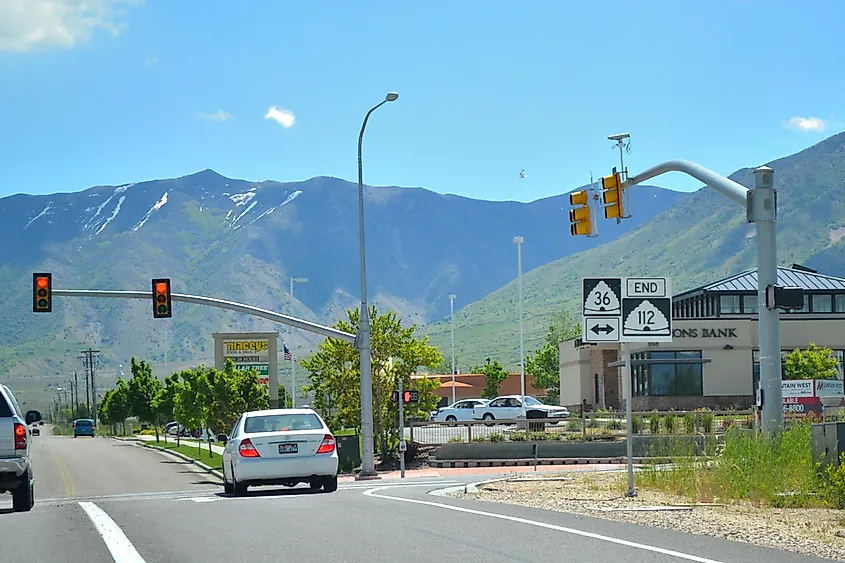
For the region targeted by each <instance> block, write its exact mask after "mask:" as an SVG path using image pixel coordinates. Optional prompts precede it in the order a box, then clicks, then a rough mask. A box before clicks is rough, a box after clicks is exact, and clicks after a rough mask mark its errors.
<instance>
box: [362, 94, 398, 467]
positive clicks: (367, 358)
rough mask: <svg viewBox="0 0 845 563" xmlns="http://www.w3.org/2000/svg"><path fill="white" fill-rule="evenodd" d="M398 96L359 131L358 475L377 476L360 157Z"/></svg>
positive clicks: (384, 101)
mask: <svg viewBox="0 0 845 563" xmlns="http://www.w3.org/2000/svg"><path fill="white" fill-rule="evenodd" d="M398 98H399V94H397V93H396V92H390V93H388V94H387V96H385V98H384V100H382V101H381V102H379V103H378V104H376V105H375V106H373V107H372V108H371V109H370V111H368V112H367V115H365V116H364V122H363V123H362V124H361V132H360V133H358V245H359V246H360V254H361V309H360V311H359V320H358V337H357V342H356V344H357V346H358V352H359V356H360V360H359V365H360V371H361V443H362V450H363V451H362V452H361V454H362V455H361V473H359V474H358V475H357V477H356V479H373V478H378V473H376V470H375V469H376V468H375V448H374V444H373V373H372V369H373V366H372V357H371V355H370V311H369V306H368V305H367V258H366V245H365V244H364V168H363V164H362V159H361V147H362V145H363V143H364V130H365V129H366V128H367V121H369V119H370V115H372V113H373V112H374V111H376V110H377V109H378V108H380V107H381V106H383V105H384V104H386V103H387V102H395V101H396V100H397V99H398Z"/></svg>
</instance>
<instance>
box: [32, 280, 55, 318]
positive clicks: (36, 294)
mask: <svg viewBox="0 0 845 563" xmlns="http://www.w3.org/2000/svg"><path fill="white" fill-rule="evenodd" d="M52 311H53V274H48V273H37V274H32V312H33V313H50V312H52Z"/></svg>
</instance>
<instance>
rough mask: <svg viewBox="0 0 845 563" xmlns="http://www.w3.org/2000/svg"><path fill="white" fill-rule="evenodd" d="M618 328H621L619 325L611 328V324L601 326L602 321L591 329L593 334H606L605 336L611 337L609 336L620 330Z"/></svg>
mask: <svg viewBox="0 0 845 563" xmlns="http://www.w3.org/2000/svg"><path fill="white" fill-rule="evenodd" d="M618 326H619V323H616V326H615V327H614V326H611V325H610V323H605V325H604V326H601V321H600V322H599V324H595V325H593V326H592V327H590V332H592V333H593V334H601V333H605V334H608V335H609V334H612V333H613V332H614V331H615V330H618V328H617V327H618Z"/></svg>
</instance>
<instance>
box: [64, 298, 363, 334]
mask: <svg viewBox="0 0 845 563" xmlns="http://www.w3.org/2000/svg"><path fill="white" fill-rule="evenodd" d="M52 294H53V295H56V296H59V297H112V298H117V299H146V300H147V301H149V300H150V299H151V298H152V292H151V291H110V290H99V289H54V290H53V291H52ZM170 298H171V299H172V300H173V301H180V302H183V303H193V304H195V305H207V306H210V307H218V308H220V309H227V310H229V311H235V312H237V313H245V314H247V315H252V316H255V317H261V318H263V319H268V320H271V321H273V322H277V323H281V324H286V325H288V326H292V327H294V328H299V329H302V330H307V331H308V332H313V333H314V334H320V335H322V336H326V337H328V338H337V339H338V340H344V341H346V342H351V343H353V344H355V343H356V340H357V339H356V336H355V335H354V334H351V333H348V332H344V331H342V330H338V329H336V328H332V327H328V326H323V325H320V324H317V323H312V322H310V321H306V320H303V319H297V318H296V317H291V316H288V315H284V314H282V313H276V312H275V311H269V310H267V309H261V308H259V307H253V306H252V305H245V304H243V303H236V302H234V301H226V300H225V299H215V298H214V297H203V296H201V295H185V294H183V293H172V294H170Z"/></svg>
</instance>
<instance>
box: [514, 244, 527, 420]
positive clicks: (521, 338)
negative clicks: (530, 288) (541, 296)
mask: <svg viewBox="0 0 845 563" xmlns="http://www.w3.org/2000/svg"><path fill="white" fill-rule="evenodd" d="M513 242H514V244H516V265H517V278H516V279H517V282H516V286H517V291H519V377H520V380H519V381H520V382H519V386H520V390H521V395H522V398H521V399H522V400H521V402H522V416H523V418H525V327H524V326H523V323H522V317H523V315H522V243H523V238H522V237H513Z"/></svg>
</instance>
